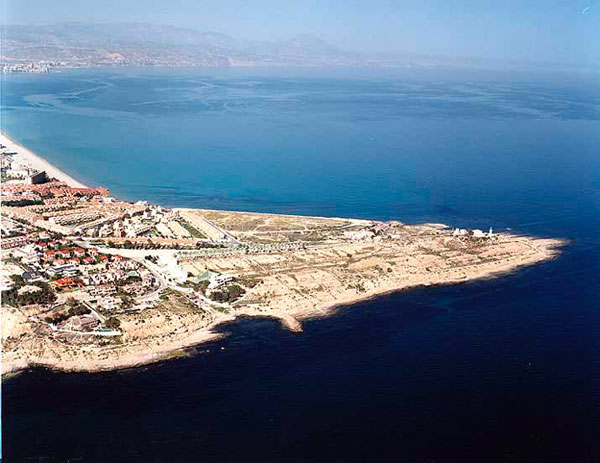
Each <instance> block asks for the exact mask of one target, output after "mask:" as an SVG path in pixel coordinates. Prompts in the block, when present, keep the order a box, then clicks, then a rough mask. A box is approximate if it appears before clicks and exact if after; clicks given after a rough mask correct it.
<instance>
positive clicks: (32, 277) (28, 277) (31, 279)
mask: <svg viewBox="0 0 600 463" xmlns="http://www.w3.org/2000/svg"><path fill="white" fill-rule="evenodd" d="M21 276H22V277H23V279H24V280H25V282H26V283H27V284H29V283H35V282H40V281H44V277H43V276H42V275H41V274H40V273H39V272H37V271H36V270H33V269H29V270H27V271H26V272H24V273H23V275H21Z"/></svg>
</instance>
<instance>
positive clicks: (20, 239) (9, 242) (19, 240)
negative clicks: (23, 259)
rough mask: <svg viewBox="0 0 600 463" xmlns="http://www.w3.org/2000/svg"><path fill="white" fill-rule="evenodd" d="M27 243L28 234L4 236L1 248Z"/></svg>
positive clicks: (11, 247) (0, 244)
mask: <svg viewBox="0 0 600 463" xmlns="http://www.w3.org/2000/svg"><path fill="white" fill-rule="evenodd" d="M25 245H27V235H21V236H12V237H10V238H2V241H0V248H2V249H14V248H19V247H21V246H25Z"/></svg>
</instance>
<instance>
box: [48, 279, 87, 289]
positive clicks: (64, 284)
mask: <svg viewBox="0 0 600 463" xmlns="http://www.w3.org/2000/svg"><path fill="white" fill-rule="evenodd" d="M53 285H54V287H55V288H56V289H57V290H58V291H65V290H67V289H76V288H78V287H79V286H80V284H79V282H78V281H76V280H75V279H74V278H73V277H63V278H59V279H58V280H55V281H54V282H53Z"/></svg>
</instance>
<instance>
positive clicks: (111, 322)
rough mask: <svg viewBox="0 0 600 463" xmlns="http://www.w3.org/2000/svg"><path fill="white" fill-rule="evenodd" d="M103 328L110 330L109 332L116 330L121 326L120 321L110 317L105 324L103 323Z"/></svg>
mask: <svg viewBox="0 0 600 463" xmlns="http://www.w3.org/2000/svg"><path fill="white" fill-rule="evenodd" d="M104 326H105V327H106V328H110V329H111V330H118V329H119V327H120V326H121V320H119V319H118V318H117V317H110V318H109V319H108V320H106V322H104Z"/></svg>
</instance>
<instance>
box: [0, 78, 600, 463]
mask: <svg viewBox="0 0 600 463" xmlns="http://www.w3.org/2000/svg"><path fill="white" fill-rule="evenodd" d="M1 90H2V91H1V98H2V101H1V102H2V112H1V126H2V130H3V131H4V132H5V133H6V134H7V135H9V136H10V137H12V138H13V139H15V140H16V141H18V142H20V143H22V144H24V145H26V146H27V147H28V148H30V149H32V150H34V151H36V152H38V153H39V154H40V155H42V156H43V157H45V158H46V159H47V160H48V161H50V162H51V163H53V164H55V165H57V166H58V167H60V168H61V169H63V170H64V171H66V172H67V173H69V174H70V175H72V176H74V177H75V178H77V179H79V180H81V181H83V182H84V183H86V184H88V185H91V186H106V187H108V188H109V189H110V190H111V192H112V194H113V195H114V196H116V197H118V198H121V199H125V200H130V201H136V200H148V201H150V202H153V203H158V204H161V205H163V206H166V207H198V208H200V207H202V208H215V209H229V210H247V211H258V212H276V213H291V214H304V215H318V216H344V217H361V218H372V219H380V220H389V219H394V220H400V221H403V222H406V223H423V222H438V223H439V222H441V223H445V224H448V225H449V226H453V227H454V226H458V227H463V228H464V227H478V228H484V229H486V230H487V228H489V227H493V228H494V230H510V231H512V232H513V233H521V234H528V235H535V236H542V237H558V238H564V239H565V240H567V244H566V245H565V246H564V248H563V250H562V253H561V255H560V256H559V257H558V258H556V259H555V260H552V261H550V262H546V263H543V264H540V265H537V266H534V267H528V268H524V269H521V270H519V271H517V272H516V273H513V274H511V275H506V276H502V277H499V278H495V279H491V280H484V281H476V282H471V283H467V284H461V285H456V286H440V287H429V288H425V287H423V288H416V289H414V290H409V291H403V292H398V293H394V294H388V295H384V296H381V297H377V298H375V299H372V300H368V301H365V302H361V303H358V304H355V305H352V306H348V307H340V308H339V309H338V310H337V311H336V312H335V313H334V314H333V315H332V316H329V317H327V318H319V319H313V320H309V321H307V322H306V323H304V331H303V332H302V333H292V332H289V331H287V330H285V329H283V328H282V327H281V325H280V324H279V323H278V322H276V321H275V320H272V319H268V318H242V319H239V320H237V321H235V322H232V323H228V324H224V325H221V326H220V327H219V328H218V330H219V331H220V332H222V333H224V334H226V336H225V337H224V338H223V339H221V340H219V341H217V342H213V343H210V344H205V345H201V346H197V347H195V348H193V349H191V350H190V356H188V357H186V358H177V359H174V360H169V361H165V362H163V363H159V364H154V365H150V366H144V367H140V368H134V369H129V370H123V371H117V372H104V373H94V374H80V373H62V372H55V371H49V370H46V369H32V370H29V371H26V372H23V373H21V374H19V375H17V376H16V377H13V378H10V379H8V380H5V381H3V383H2V446H3V461H4V462H6V463H12V462H15V463H17V462H57V463H58V462H61V463H62V462H102V463H107V462H111V463H113V462H114V463H116V462H128V463H129V462H146V463H151V462H167V463H170V462H238V461H244V462H250V461H251V462H297V463H300V462H431V463H433V462H435V463H444V462H543V463H548V462H578V463H583V462H598V461H600V280H599V271H600V265H599V264H600V248H599V238H598V235H599V233H600V81H599V79H598V74H597V73H595V74H592V73H584V72H582V71H570V72H551V71H540V70H537V71H517V70H476V69H468V70H467V69H441V68H434V69H422V68H412V69H411V68H405V69H318V68H315V69H287V68H279V69H266V68H265V69H258V68H245V69H240V68H234V69H178V68H169V69H158V68H145V69H144V68H137V69H128V68H123V69H117V68H110V69H73V70H64V71H61V72H52V73H50V74H47V75H3V76H2V87H1Z"/></svg>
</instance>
